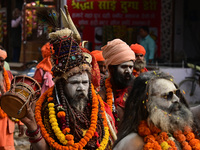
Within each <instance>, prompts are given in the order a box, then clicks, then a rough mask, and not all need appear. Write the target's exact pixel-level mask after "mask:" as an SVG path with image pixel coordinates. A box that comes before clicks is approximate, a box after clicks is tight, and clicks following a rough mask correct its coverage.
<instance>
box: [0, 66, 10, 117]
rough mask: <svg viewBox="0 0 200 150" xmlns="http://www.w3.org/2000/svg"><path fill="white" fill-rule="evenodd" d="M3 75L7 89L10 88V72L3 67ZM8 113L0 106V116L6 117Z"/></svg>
mask: <svg viewBox="0 0 200 150" xmlns="http://www.w3.org/2000/svg"><path fill="white" fill-rule="evenodd" d="M3 77H4V80H5V83H6V91H8V90H10V79H9V77H8V73H7V71H6V69H5V68H4V67H3ZM6 116H7V114H6V113H5V112H4V111H3V110H2V109H1V107H0V118H5V117H6Z"/></svg>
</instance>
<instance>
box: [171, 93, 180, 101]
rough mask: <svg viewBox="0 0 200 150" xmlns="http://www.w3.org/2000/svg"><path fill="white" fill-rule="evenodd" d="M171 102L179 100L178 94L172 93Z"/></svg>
mask: <svg viewBox="0 0 200 150" xmlns="http://www.w3.org/2000/svg"><path fill="white" fill-rule="evenodd" d="M172 102H173V103H175V102H180V99H179V97H178V96H176V94H173V98H172Z"/></svg>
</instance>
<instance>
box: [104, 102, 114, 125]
mask: <svg viewBox="0 0 200 150" xmlns="http://www.w3.org/2000/svg"><path fill="white" fill-rule="evenodd" d="M104 105H105V107H104V108H105V111H106V113H107V114H108V115H109V116H110V117H111V118H112V121H113V123H114V126H115V118H114V116H113V113H112V111H111V109H110V107H109V106H108V104H107V103H106V102H104Z"/></svg>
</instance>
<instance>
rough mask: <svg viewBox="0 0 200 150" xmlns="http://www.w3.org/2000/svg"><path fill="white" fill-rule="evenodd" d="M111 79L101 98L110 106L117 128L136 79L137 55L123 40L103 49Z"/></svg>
mask: <svg viewBox="0 0 200 150" xmlns="http://www.w3.org/2000/svg"><path fill="white" fill-rule="evenodd" d="M101 50H102V51H103V53H102V54H103V57H104V58H105V63H106V67H107V68H108V71H109V77H108V78H107V79H106V80H105V84H104V85H105V86H104V87H101V90H100V92H99V93H100V96H101V97H102V99H103V100H104V101H105V102H106V103H107V104H108V105H109V107H110V108H111V110H112V112H113V115H114V117H115V120H116V127H118V126H119V124H120V120H121V119H122V116H123V112H124V106H125V101H126V98H127V96H128V91H129V89H130V85H131V82H132V81H133V79H134V76H133V67H134V61H135V53H134V52H133V51H132V50H131V48H130V47H129V46H128V45H127V44H126V43H125V42H124V41H122V40H120V39H114V40H112V41H109V42H108V43H107V45H105V46H104V47H102V48H101Z"/></svg>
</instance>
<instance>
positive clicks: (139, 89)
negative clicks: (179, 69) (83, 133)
mask: <svg viewBox="0 0 200 150" xmlns="http://www.w3.org/2000/svg"><path fill="white" fill-rule="evenodd" d="M193 116H195V115H193V114H192V112H191V111H190V109H189V108H188V105H187V103H186V100H185V99H184V97H183V95H182V93H181V91H180V90H179V89H178V88H177V86H176V84H174V82H173V78H172V76H170V75H168V74H165V73H162V72H156V71H153V72H152V71H150V72H146V73H142V74H140V76H139V77H137V78H136V79H135V81H134V84H133V89H132V91H131V93H130V95H129V97H128V99H127V101H126V105H125V113H124V118H123V121H122V124H121V126H120V129H119V132H118V139H117V141H116V143H115V145H114V150H121V149H126V150H142V149H143V150H150V149H152V150H180V149H183V150H199V149H200V140H199V135H198V133H197V131H198V128H197V124H196V123H195V122H196V121H194V118H195V117H196V116H195V117H193ZM195 119H196V118H195Z"/></svg>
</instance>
